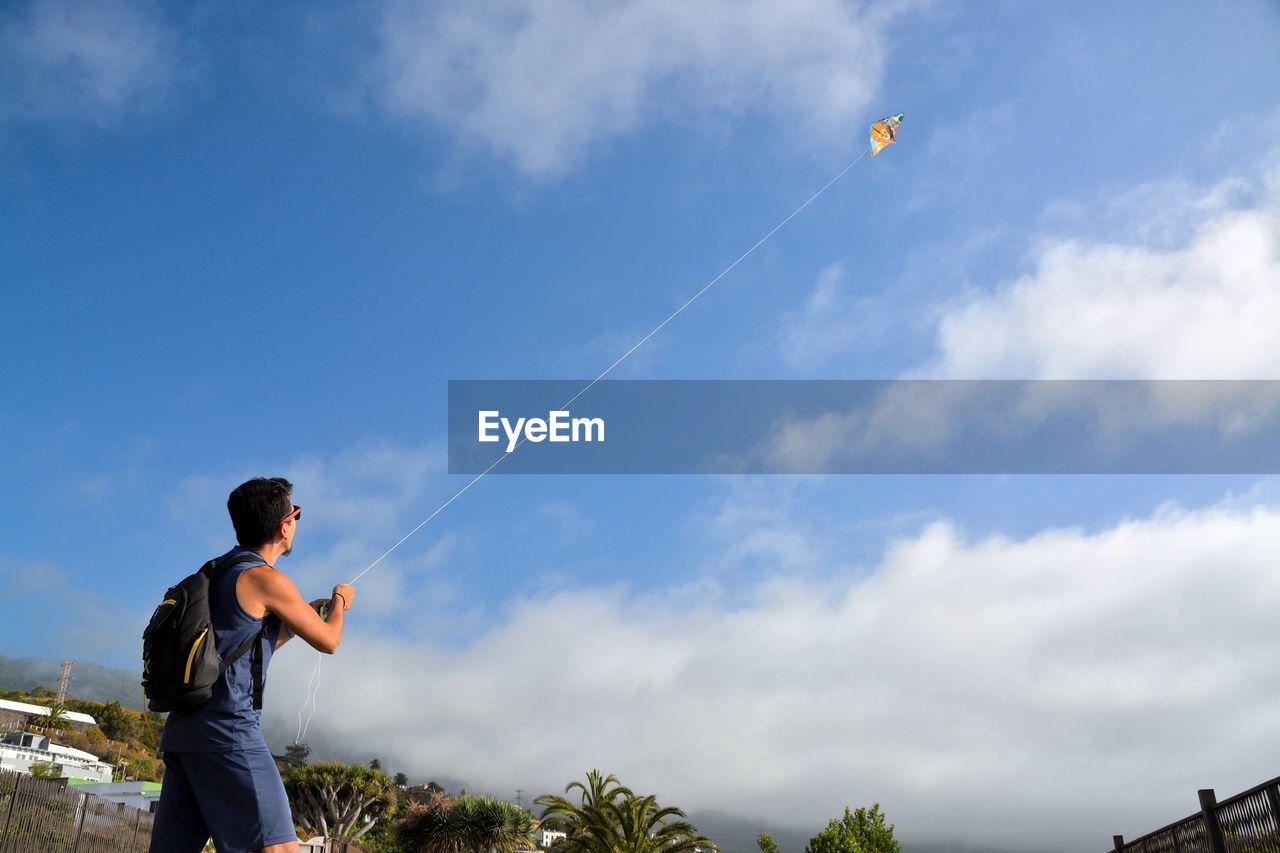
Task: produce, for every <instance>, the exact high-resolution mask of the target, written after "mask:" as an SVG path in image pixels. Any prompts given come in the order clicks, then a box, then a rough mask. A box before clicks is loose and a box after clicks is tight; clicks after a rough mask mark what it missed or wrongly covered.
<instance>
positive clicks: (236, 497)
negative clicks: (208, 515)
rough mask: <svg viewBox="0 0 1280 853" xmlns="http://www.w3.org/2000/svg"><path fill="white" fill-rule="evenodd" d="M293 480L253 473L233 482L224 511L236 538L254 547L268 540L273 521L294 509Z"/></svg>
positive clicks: (272, 534)
mask: <svg viewBox="0 0 1280 853" xmlns="http://www.w3.org/2000/svg"><path fill="white" fill-rule="evenodd" d="M292 495H293V483H290V482H289V481H288V480H286V479H285V478H284V477H254V478H253V479H252V480H250V481H249V482H247V483H241V484H240V485H238V486H236V488H235V491H233V492H232V493H231V495H230V497H228V498H227V512H229V513H231V524H232V525H233V526H234V527H235V529H236V541H237V542H239V543H240V545H241V547H244V548H257V547H258V546H260V545H265V544H266V543H268V542H270V541H271V538H272V536H274V535H275V532H276V525H277V524H279V523H280V521H281V519H283V518H284V517H285V516H286V515H288V514H289V513H290V512H292V511H293V499H292Z"/></svg>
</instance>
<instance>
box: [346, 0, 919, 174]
mask: <svg viewBox="0 0 1280 853" xmlns="http://www.w3.org/2000/svg"><path fill="white" fill-rule="evenodd" d="M902 5H904V4H889V5H885V4H875V5H871V4H867V5H862V4H849V3H841V2H838V0H799V2H794V3H789V4H787V5H786V6H785V7H783V6H779V5H777V4H776V3H769V2H764V0H748V2H728V0H711V2H703V3H697V4H688V3H678V2H671V0H657V2H647V1H646V2H640V0H628V2H621V3H608V4H598V3H590V2H585V0H573V1H572V2H566V3H550V4H549V3H530V2H521V0H489V2H483V3H471V4H462V5H440V4H431V3H420V2H410V0H389V2H387V3H385V4H384V6H383V8H382V18H381V22H380V26H379V27H378V30H377V49H376V51H375V54H374V57H373V58H372V61H371V63H370V69H371V70H370V81H371V85H372V90H373V94H374V98H375V100H376V101H377V102H378V103H379V104H380V105H381V107H382V108H383V109H384V110H385V111H386V113H387V114H389V115H390V116H392V117H395V118H397V119H405V120H414V121H420V122H424V123H426V124H427V125H429V126H432V127H436V128H441V129H443V130H445V131H446V132H447V133H449V134H451V135H454V136H456V137H457V138H459V139H460V140H462V141H464V142H466V143H472V144H479V145H480V146H483V147H484V148H487V149H488V150H489V151H491V152H492V153H493V154H494V155H496V156H497V157H499V158H501V159H503V160H507V161H509V162H510V163H511V164H512V165H513V166H514V167H515V168H516V169H518V170H519V171H520V172H522V173H524V174H525V175H528V176H531V177H535V178H549V177H554V176H556V175H560V174H563V173H565V172H566V171H568V170H570V169H572V168H573V167H574V166H575V165H576V164H577V163H579V162H580V161H581V159H582V158H583V157H584V156H586V155H587V154H588V153H589V152H590V151H591V150H592V149H593V148H594V147H595V146H596V145H597V144H598V143H601V142H603V141H606V140H609V139H613V138H617V137H622V136H626V135H628V134H631V133H634V132H636V131H638V130H639V129H640V128H641V127H643V126H644V125H645V124H646V123H649V122H652V121H655V120H672V121H677V122H680V123H682V124H683V123H690V124H693V123H696V122H695V121H691V120H690V117H691V116H692V117H697V118H698V119H704V118H705V116H707V115H708V114H709V115H711V116H713V117H715V118H714V120H723V117H725V116H736V115H741V114H746V113H758V114H759V113H763V114H767V115H773V116H779V117H781V118H783V119H784V120H786V121H788V122H789V123H791V124H792V125H793V130H792V131H790V132H789V133H792V134H794V133H795V132H797V131H798V132H803V133H806V134H813V133H839V132H842V131H845V130H847V129H848V128H849V127H850V126H852V124H860V123H861V120H862V119H863V118H864V116H862V115H861V113H862V112H863V110H864V108H865V107H866V105H867V102H868V99H869V98H870V96H871V95H872V93H873V92H874V90H875V89H876V87H877V85H878V83H879V81H880V77H881V74H882V71H883V67H884V61H885V53H886V51H885V48H884V46H883V44H882V40H881V39H882V35H883V31H884V28H885V25H886V23H887V22H888V21H889V20H890V19H891V18H892V17H893V16H894V15H895V14H897V13H898V11H899V9H900V8H901V6H902Z"/></svg>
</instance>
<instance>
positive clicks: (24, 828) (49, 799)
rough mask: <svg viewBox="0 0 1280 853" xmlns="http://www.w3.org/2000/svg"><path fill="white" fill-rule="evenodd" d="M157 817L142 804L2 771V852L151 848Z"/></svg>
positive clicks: (114, 852) (142, 851)
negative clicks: (134, 805) (111, 799)
mask: <svg viewBox="0 0 1280 853" xmlns="http://www.w3.org/2000/svg"><path fill="white" fill-rule="evenodd" d="M152 822H153V818H152V816H151V815H150V814H148V813H147V812H144V811H140V810H139V809H134V808H129V807H128V806H123V805H118V804H116V803H112V802H109V801H107V800H103V799H100V798H98V797H95V796H93V795H91V794H86V793H82V792H79V791H76V790H75V789H74V788H66V787H64V786H63V785H61V784H59V783H58V782H55V781H51V780H47V779H36V778H35V777H33V776H28V775H26V774H24V773H10V772H7V771H0V853H28V851H33V850H39V851H42V853H43V851H49V853H55V851H57V853H133V851H137V853H146V850H147V848H148V847H150V845H151V825H152Z"/></svg>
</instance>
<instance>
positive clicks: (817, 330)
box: [777, 263, 885, 373]
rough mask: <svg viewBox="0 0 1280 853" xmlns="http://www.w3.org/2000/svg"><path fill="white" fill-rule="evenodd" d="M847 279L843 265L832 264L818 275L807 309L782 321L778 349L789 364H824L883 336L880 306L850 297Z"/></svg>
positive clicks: (812, 365)
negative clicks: (853, 348)
mask: <svg viewBox="0 0 1280 853" xmlns="http://www.w3.org/2000/svg"><path fill="white" fill-rule="evenodd" d="M845 278H846V275H845V270H844V265H843V264H841V263H833V264H830V265H829V266H827V267H826V268H825V269H823V270H822V272H821V273H819V274H818V278H817V281H816V282H815V283H814V287H813V291H812V292H811V293H810V294H809V299H808V300H807V301H806V302H805V304H804V307H803V308H802V309H800V310H798V311H794V312H791V313H789V314H788V315H787V316H786V317H784V318H783V321H782V325H781V326H780V327H779V329H778V336H777V337H778V348H779V351H780V353H781V355H782V360H783V361H785V362H786V363H787V364H788V365H790V366H792V367H795V368H811V367H814V366H816V365H822V364H825V363H826V362H828V361H830V360H831V359H833V358H834V357H835V356H837V355H840V354H842V353H845V352H848V351H849V350H850V349H851V348H852V347H853V345H854V344H855V343H860V344H863V345H866V344H869V343H871V342H872V341H874V340H876V339H877V338H878V337H879V336H880V335H879V330H880V328H882V325H881V324H882V323H883V322H884V320H885V317H884V316H883V314H882V311H881V308H880V306H879V305H878V304H877V303H876V302H875V301H874V300H872V299H868V298H859V297H854V296H851V295H849V294H848V293H847V292H846V291H847V288H846V287H845ZM852 372H853V373H857V370H856V369H855V370H854V371H852Z"/></svg>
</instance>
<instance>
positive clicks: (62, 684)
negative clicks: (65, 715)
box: [58, 660, 75, 705]
mask: <svg viewBox="0 0 1280 853" xmlns="http://www.w3.org/2000/svg"><path fill="white" fill-rule="evenodd" d="M74 665H75V661H73V660H64V661H63V662H62V675H60V676H58V704H59V705H61V704H62V703H63V702H66V701H67V685H68V684H70V683H71V667H72V666H74Z"/></svg>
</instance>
